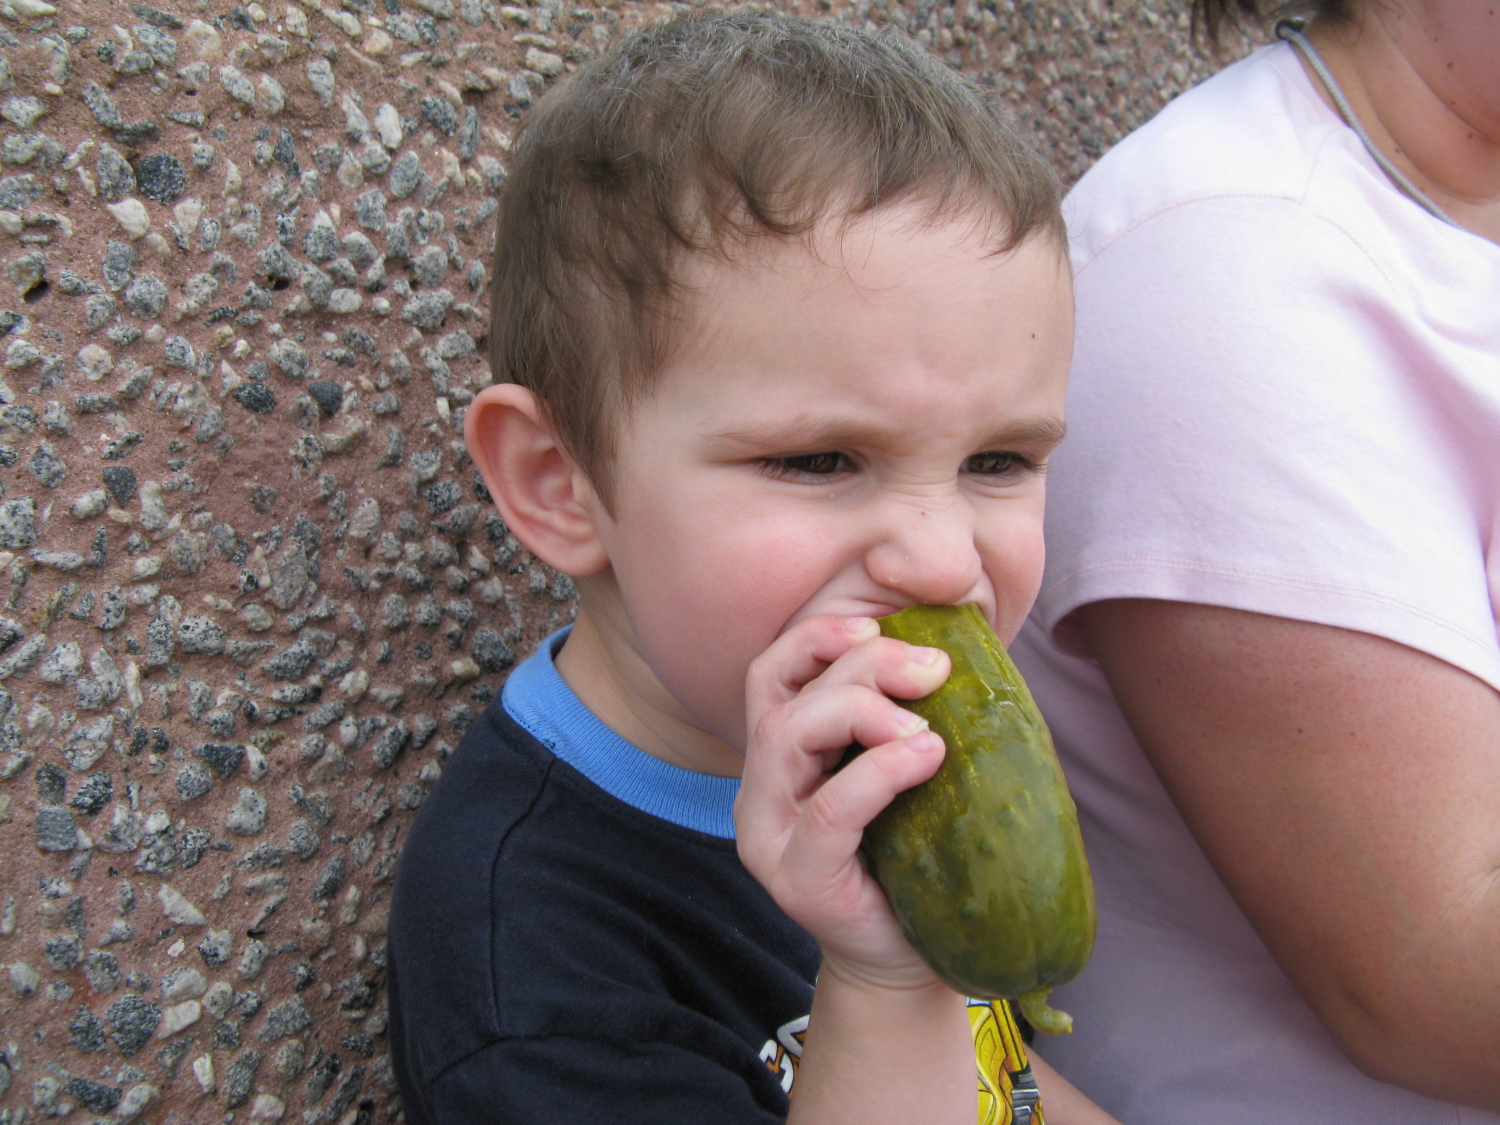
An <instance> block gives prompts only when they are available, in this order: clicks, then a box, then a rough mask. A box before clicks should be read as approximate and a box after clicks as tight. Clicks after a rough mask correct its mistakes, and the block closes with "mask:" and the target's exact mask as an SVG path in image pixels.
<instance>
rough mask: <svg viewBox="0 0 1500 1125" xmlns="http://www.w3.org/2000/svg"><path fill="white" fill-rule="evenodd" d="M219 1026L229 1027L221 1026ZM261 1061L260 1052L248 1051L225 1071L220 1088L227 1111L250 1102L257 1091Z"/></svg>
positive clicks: (221, 1025) (222, 1025)
mask: <svg viewBox="0 0 1500 1125" xmlns="http://www.w3.org/2000/svg"><path fill="white" fill-rule="evenodd" d="M219 1026H220V1027H226V1026H229V1025H227V1024H220V1025H219ZM260 1059H261V1055H260V1052H259V1051H246V1052H245V1053H244V1054H243V1055H241V1056H240V1057H239V1058H237V1059H235V1060H234V1062H232V1063H230V1064H229V1067H228V1068H227V1069H226V1070H225V1071H224V1080H223V1082H222V1083H220V1087H221V1089H222V1091H223V1094H224V1105H225V1107H226V1108H227V1109H238V1108H239V1107H240V1106H242V1105H244V1104H245V1103H246V1102H248V1101H249V1100H250V1094H251V1093H252V1092H253V1090H254V1089H255V1072H256V1071H257V1070H258V1069H259V1068H260Z"/></svg>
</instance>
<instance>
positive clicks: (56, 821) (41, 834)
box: [36, 805, 78, 852]
mask: <svg viewBox="0 0 1500 1125" xmlns="http://www.w3.org/2000/svg"><path fill="white" fill-rule="evenodd" d="M77 843H78V827H77V825H75V824H74V823H73V814H72V812H70V811H69V810H68V809H65V808H60V807H58V806H56V805H39V806H38V807H37V810H36V846H37V847H38V848H40V849H41V850H42V851H44V852H70V851H72V850H73V848H74V846H75V845H76V844H77Z"/></svg>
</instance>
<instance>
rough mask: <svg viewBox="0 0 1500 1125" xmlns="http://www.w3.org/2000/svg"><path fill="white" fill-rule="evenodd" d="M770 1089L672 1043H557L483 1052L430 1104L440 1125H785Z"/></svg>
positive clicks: (515, 1042) (496, 1046) (517, 1042)
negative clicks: (761, 1096)
mask: <svg viewBox="0 0 1500 1125" xmlns="http://www.w3.org/2000/svg"><path fill="white" fill-rule="evenodd" d="M757 1077H759V1076H757ZM767 1077H769V1072H767ZM771 1085H774V1080H773V1081H771V1082H765V1081H760V1082H754V1083H751V1082H747V1081H746V1076H744V1075H740V1074H737V1073H735V1072H734V1071H733V1070H731V1069H728V1068H726V1067H724V1066H723V1065H721V1064H720V1063H718V1062H717V1061H715V1060H713V1059H710V1058H708V1057H706V1056H703V1055H699V1054H696V1053H694V1052H692V1051H689V1050H685V1049H683V1048H682V1047H679V1046H676V1045H673V1044H670V1043H662V1042H641V1043H631V1044H625V1043H619V1042H614V1041H611V1040H606V1039H586V1038H581V1037H574V1036H562V1035H557V1036H546V1037H538V1038H525V1039H506V1040H502V1041H500V1042H497V1043H493V1044H491V1045H489V1046H487V1047H485V1048H484V1049H483V1050H481V1051H478V1052H476V1053H475V1054H472V1055H470V1056H468V1057H467V1058H465V1059H463V1060H461V1061H460V1062H458V1063H457V1064H455V1065H454V1066H452V1067H450V1068H449V1069H448V1070H446V1071H445V1072H444V1073H443V1074H442V1075H440V1076H439V1077H438V1078H437V1080H436V1081H434V1082H433V1083H432V1086H431V1090H430V1096H429V1101H430V1107H431V1117H432V1120H433V1121H435V1122H441V1123H442V1125H556V1123H557V1122H563V1121H565V1122H569V1123H572V1125H703V1123H704V1122H707V1121H713V1122H715V1123H722V1125H781V1123H782V1122H784V1121H785V1120H786V1109H785V1099H784V1098H783V1099H781V1105H780V1107H779V1108H778V1107H776V1106H773V1105H772V1104H770V1101H771V1100H772V1099H770V1098H767V1099H765V1101H764V1104H763V1103H762V1102H761V1101H758V1100H757V1097H756V1093H755V1088H756V1087H759V1088H762V1089H764V1088H766V1087H768V1086H771ZM777 1089H778V1090H779V1087H777Z"/></svg>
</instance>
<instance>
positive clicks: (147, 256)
mask: <svg viewBox="0 0 1500 1125" xmlns="http://www.w3.org/2000/svg"><path fill="white" fill-rule="evenodd" d="M673 7H674V8H677V7H685V6H682V5H673ZM49 8H56V11H55V12H54V11H48V10H47V9H49ZM808 10H809V11H811V12H812V13H813V14H820V15H823V16H825V17H826V18H830V19H838V20H846V21H852V22H858V23H861V24H864V23H865V22H867V21H868V22H869V23H871V24H874V25H876V26H879V25H884V24H888V23H889V24H895V25H898V26H901V27H903V28H905V29H907V30H908V31H910V32H912V33H913V34H915V35H916V36H917V37H918V38H919V39H920V40H921V41H922V42H924V43H925V44H926V45H928V46H929V47H931V48H932V49H933V50H934V51H936V52H938V53H939V54H940V55H941V56H943V57H944V58H945V59H947V60H948V61H949V62H950V63H951V64H952V65H954V66H959V67H962V68H963V69H965V70H966V71H968V72H969V73H971V74H975V75H977V76H979V77H981V78H982V79H984V80H985V81H987V82H989V83H991V84H992V85H993V86H994V87H995V88H996V89H997V90H998V91H999V92H1000V93H1001V95H1002V96H1003V97H1005V98H1006V99H1007V100H1008V101H1009V102H1010V103H1011V104H1012V105H1013V106H1016V107H1017V108H1018V109H1019V111H1020V115H1021V117H1022V118H1023V120H1024V121H1025V123H1026V124H1028V125H1029V126H1031V127H1032V128H1033V129H1035V130H1036V131H1037V132H1038V134H1039V136H1040V137H1041V138H1042V140H1043V143H1044V145H1045V146H1046V147H1047V148H1048V150H1049V151H1050V153H1051V154H1052V157H1053V160H1054V163H1055V164H1056V166H1057V168H1058V170H1059V172H1060V173H1061V174H1062V176H1063V178H1064V179H1065V180H1072V179H1074V178H1076V177H1077V176H1078V175H1079V174H1081V173H1082V171H1083V170H1084V169H1085V168H1086V167H1087V166H1088V164H1089V163H1090V162H1091V161H1092V160H1093V159H1095V158H1097V156H1098V155H1099V154H1100V153H1102V152H1103V151H1104V149H1105V148H1106V147H1107V146H1108V145H1109V144H1111V143H1112V142H1113V141H1114V140H1116V139H1118V138H1119V137H1120V136H1122V135H1123V134H1124V133H1125V132H1127V131H1128V130H1129V129H1131V128H1133V127H1134V126H1136V125H1138V124H1140V123H1141V122H1143V121H1144V120H1145V119H1146V118H1147V117H1149V116H1150V115H1151V114H1152V113H1153V112H1154V111H1155V109H1156V108H1157V107H1158V106H1160V105H1161V104H1163V103H1164V102H1165V101H1166V100H1167V99H1168V98H1169V97H1171V96H1172V95H1173V94H1175V93H1176V92H1178V91H1180V90H1181V89H1183V88H1185V87H1186V86H1187V85H1188V84H1190V83H1191V82H1192V81H1194V80H1196V79H1198V78H1200V77H1202V76H1204V75H1206V74H1207V73H1208V72H1209V71H1210V70H1211V65H1210V64H1209V63H1208V62H1207V61H1206V60H1204V59H1203V58H1201V57H1198V56H1196V55H1194V54H1192V53H1190V52H1189V50H1188V49H1187V46H1186V28H1185V22H1184V21H1182V20H1180V19H1178V18H1177V17H1176V16H1175V14H1174V15H1172V16H1166V15H1162V14H1160V13H1159V12H1158V11H1156V10H1154V9H1149V8H1147V6H1146V3H1145V0H1114V3H1113V4H1111V5H1104V4H1099V3H1094V2H1092V0H1091V2H1089V3H1073V4H1064V3H1062V2H1061V0H1037V2H1036V3H1017V2H1015V0H977V2H970V0H957V2H956V3H954V2H948V0H937V2H935V0H911V2H910V3H904V4H903V3H897V2H895V0H886V2H884V3H878V2H877V3H871V2H869V0H859V2H858V3H857V4H851V3H850V2H849V0H823V3H822V6H819V7H815V8H814V7H811V6H809V9H808ZM663 11H665V8H661V7H660V6H648V5H645V4H640V3H636V2H633V0H627V2H625V3H622V4H619V5H599V6H594V7H584V8H573V7H571V6H564V5H562V4H561V3H560V2H556V0H548V2H546V3H542V4H538V5H537V6H535V7H510V6H504V7H501V6H498V5H496V4H494V3H490V2H488V0H381V2H380V3H367V2H364V0H348V2H346V3H344V4H343V5H342V7H339V6H338V5H334V4H325V5H319V4H314V3H309V2H304V3H301V4H298V3H290V4H280V3H278V4H275V5H270V4H264V3H262V4H244V5H241V4H240V3H238V2H237V0H162V6H161V7H154V6H151V5H148V4H144V3H131V4H129V5H120V4H105V3H102V2H100V0H78V2H77V3H74V4H70V5H67V6H63V5H58V4H56V3H55V0H54V3H53V4H42V3H41V2H40V0H9V2H8V3H5V4H0V45H3V48H4V50H3V52H0V122H3V123H0V163H3V164H4V168H3V174H0V251H3V253H0V552H3V554H0V602H3V603H4V604H3V606H0V849H5V850H4V853H3V854H5V855H6V857H7V862H6V863H4V864H0V966H4V973H3V974H0V983H3V984H4V986H5V987H3V988H0V1027H4V1029H5V1036H4V1040H5V1041H4V1043H0V1123H4V1122H9V1121H12V1120H19V1117H17V1116H16V1109H18V1108H21V1107H23V1106H24V1108H25V1109H26V1113H27V1120H40V1119H46V1118H48V1117H50V1116H52V1115H57V1116H59V1117H60V1118H61V1117H62V1116H63V1115H64V1113H65V1112H71V1116H68V1117H67V1118H66V1119H68V1120H74V1119H81V1118H82V1117H83V1116H84V1115H85V1114H87V1115H90V1116H92V1117H108V1118H109V1119H110V1120H112V1121H141V1122H151V1123H152V1125H181V1123H185V1122H188V1121H200V1120H201V1121H208V1120H221V1119H224V1118H226V1117H227V1116H228V1115H229V1114H230V1113H234V1115H235V1119H236V1120H240V1119H242V1118H248V1119H250V1120H256V1121H261V1120H264V1121H274V1120H280V1121H290V1120H293V1119H295V1118H297V1117H298V1116H299V1115H300V1116H301V1117H302V1119H303V1120H305V1121H307V1122H310V1123H311V1122H314V1121H323V1122H328V1123H329V1125H334V1123H338V1122H341V1121H345V1120H350V1121H355V1120H357V1121H360V1122H370V1123H382V1125H383V1123H386V1122H391V1121H394V1120H396V1114H397V1113H398V1105H397V1100H396V1098H395V1094H394V1085H393V1078H392V1076H391V1071H390V1063H389V1058H388V1055H387V1052H388V1050H389V1044H388V1040H387V1036H386V1014H385V1009H384V1003H385V1001H384V967H385V956H386V950H385V919H386V916H387V914H388V911H389V905H390V903H389V895H390V882H391V878H392V875H393V873H394V870H395V865H396V860H397V857H398V855H399V852H400V849H401V846H402V843H403V841H404V836H405V831H406V829H407V826H408V825H409V824H410V822H411V818H412V816H413V815H414V813H415V810H416V809H417V808H419V807H420V806H421V805H422V804H423V802H424V801H425V798H426V796H427V794H428V792H429V791H430V789H431V787H432V785H433V783H434V782H435V781H436V780H437V779H438V777H439V776H440V775H441V772H442V768H443V765H444V763H445V761H446V759H447V757H448V755H449V754H450V753H451V752H452V751H453V749H454V747H455V746H456V745H457V744H458V742H459V741H460V739H461V737H462V735H463V733H464V731H465V730H466V729H467V727H468V726H469V725H470V724H471V723H472V722H474V721H475V719H476V718H477V716H478V715H479V714H480V712H481V711H482V709H483V707H484V706H486V705H487V704H488V703H489V702H490V700H491V699H492V698H493V697H494V695H495V693H496V692H497V691H498V689H499V686H500V684H501V682H502V681H503V678H504V676H505V674H506V673H507V672H508V670H509V669H510V668H512V667H513V666H514V664H515V663H516V661H517V660H519V659H521V658H523V657H524V656H525V655H526V654H528V653H529V652H530V651H531V650H532V649H533V648H534V647H535V646H536V644H537V643H538V641H539V640H540V639H541V638H542V637H544V636H546V635H548V634H549V633H551V632H552V631H553V630H555V629H556V628H558V627H560V626H561V625H563V624H565V623H566V622H567V621H568V620H570V618H571V614H572V608H573V600H574V597H575V592H574V588H573V585H572V583H571V582H570V581H569V580H566V579H564V578H562V577H560V576H557V575H555V574H553V573H551V572H550V571H548V570H547V569H546V568H545V567H543V566H542V565H541V564H540V563H539V562H537V561H536V560H534V559H533V558H532V557H531V556H530V555H529V553H528V552H527V551H526V550H525V548H524V547H521V546H520V544H519V543H517V542H516V540H515V539H514V538H513V537H512V536H511V535H510V534H509V531H508V529H507V528H506V527H505V526H504V524H503V522H502V521H501V520H500V519H499V518H498V516H495V515H493V514H492V513H491V511H490V509H489V508H488V504H487V500H488V496H487V494H486V493H485V492H484V491H483V486H482V483H481V482H480V481H479V480H478V478H477V476H476V475H475V474H474V470H473V466H472V465H471V464H470V463H469V462H468V459H467V455H466V454H465V453H464V452H463V451H462V446H461V438H462V429H463V420H464V411H465V407H466V406H467V404H468V403H469V402H470V401H472V399H473V396H474V395H475V394H476V393H477V392H478V391H479V390H480V389H481V388H482V387H484V386H485V385H486V384H487V382H488V373H487V370H486V366H485V362H484V359H483V356H482V352H483V341H482V338H481V337H482V334H483V332H484V326H485V309H484V288H485V284H486V281H487V277H488V272H487V263H488V257H489V250H490V243H491V241H492V237H493V216H494V213H495V207H496V199H495V197H496V193H498V192H499V191H501V190H502V189H503V186H504V183H505V180H506V175H507V169H508V164H509V153H510V146H511V141H512V138H513V137H514V135H515V130H516V125H517V121H518V119H520V118H522V117H523V116H524V113H525V110H526V109H527V107H529V106H530V105H531V104H533V102H534V101H535V100H536V98H537V97H539V96H540V94H541V92H542V91H543V90H545V89H546V88H547V87H548V85H549V84H550V83H552V82H554V81H556V80H557V79H558V78H559V77H560V76H562V75H565V74H566V73H568V72H569V71H570V70H571V69H573V68H574V67H575V66H576V65H577V64H578V63H579V62H581V61H583V60H584V59H586V58H588V57H589V56H591V55H592V54H594V53H595V52H596V51H597V50H598V49H599V48H600V47H601V46H603V45H604V44H606V43H609V42H613V41H614V40H615V39H616V38H618V36H619V35H620V34H621V33H622V32H623V31H625V30H626V29H628V28H632V27H638V26H642V25H643V24H645V23H647V22H649V21H650V20H652V19H655V18H657V17H658V16H659V15H660V14H662V12H663ZM69 1107H71V1110H69Z"/></svg>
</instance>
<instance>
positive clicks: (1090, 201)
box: [1064, 43, 1345, 265]
mask: <svg viewBox="0 0 1500 1125" xmlns="http://www.w3.org/2000/svg"><path fill="white" fill-rule="evenodd" d="M1344 131H1345V130H1344V128H1343V125H1342V123H1341V122H1340V121H1339V120H1338V118H1337V117H1336V116H1335V115H1334V114H1333V112H1332V111H1331V110H1330V109H1329V108H1328V107H1327V106H1326V105H1325V104H1324V103H1323V102H1322V100H1321V98H1320V97H1319V96H1318V93H1317V91H1316V90H1315V89H1314V88H1313V87H1312V85H1311V83H1310V82H1309V80H1308V78H1307V76H1306V74H1305V73H1304V72H1303V70H1302V67H1301V65H1300V63H1299V62H1298V61H1297V58H1296V56H1295V55H1294V54H1293V53H1292V51H1291V48H1290V47H1288V46H1287V45H1286V44H1284V43H1282V44H1277V45H1275V46H1270V47H1263V48H1261V49H1260V50H1258V51H1256V52H1254V53H1253V54H1251V55H1250V56H1248V57H1247V58H1244V59H1241V60H1240V61H1239V62H1236V63H1234V64H1232V65H1230V66H1228V67H1226V68H1225V69H1224V70H1222V71H1220V72H1219V73H1218V74H1216V75H1214V76H1213V77H1212V78H1210V79H1208V80H1207V81H1205V82H1203V83H1201V84H1200V85H1198V86H1196V87H1194V88H1193V89H1192V90H1189V91H1188V92H1187V93H1185V94H1183V95H1181V96H1180V97H1178V98H1177V99H1175V100H1174V101H1172V102H1171V103H1170V104H1169V105H1168V106H1167V107H1166V108H1165V109H1163V110H1162V111H1161V112H1160V113H1159V114H1157V115H1156V117H1154V118H1153V119H1152V120H1151V121H1149V122H1147V123H1146V124H1145V125H1143V126H1142V127H1141V128H1139V129H1137V130H1136V131H1135V132H1133V133H1131V134H1130V135H1129V136H1128V137H1126V138H1125V139H1124V140H1122V141H1121V142H1120V143H1119V144H1117V145H1116V146H1115V147H1114V148H1112V149H1111V150H1110V151H1109V152H1107V153H1106V154H1105V155H1104V156H1103V157H1102V158H1101V159H1100V160H1099V162H1098V163H1097V164H1095V165H1094V167H1093V168H1092V169H1090V171H1089V172H1088V173H1087V174H1086V175H1085V176H1084V177H1083V179H1082V180H1080V181H1079V183H1078V184H1077V185H1076V186H1075V187H1074V188H1073V190H1072V191H1070V192H1069V193H1068V197H1067V200H1066V202H1065V203H1064V210H1065V213H1066V215H1067V219H1068V228H1069V231H1070V234H1071V237H1072V242H1073V257H1074V261H1075V262H1076V263H1078V264H1080V265H1082V264H1083V263H1085V262H1087V261H1088V260H1089V259H1090V258H1091V257H1092V256H1093V255H1094V254H1096V253H1098V252H1099V251H1100V250H1101V249H1102V248H1103V247H1105V246H1107V245H1109V244H1110V243H1112V242H1113V241H1115V240H1116V239H1118V238H1119V237H1120V236H1121V235H1123V234H1125V233H1128V232H1129V231H1130V230H1131V229H1133V228H1134V227H1136V226H1138V225H1140V224H1141V223H1144V222H1147V221H1149V220H1150V219H1151V218H1153V217H1154V216H1157V215H1160V214H1162V213H1164V212H1167V211H1170V210H1172V209H1174V208H1177V207H1181V206H1185V205H1191V204H1193V203H1200V202H1210V201H1233V200H1235V199H1255V200H1266V199H1284V200H1288V201H1302V200H1304V199H1306V198H1307V196H1308V193H1309V185H1310V182H1311V180H1312V177H1313V175H1314V172H1315V169H1316V168H1317V166H1318V163H1319V159H1320V154H1321V150H1322V149H1323V148H1324V146H1325V145H1327V143H1328V142H1329V141H1330V140H1332V139H1338V138H1339V134H1341V133H1342V132H1344Z"/></svg>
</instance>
